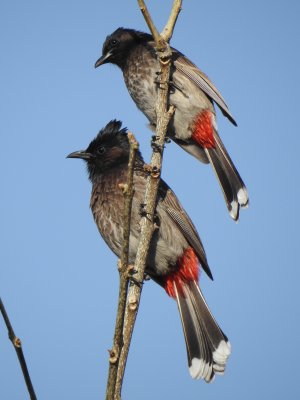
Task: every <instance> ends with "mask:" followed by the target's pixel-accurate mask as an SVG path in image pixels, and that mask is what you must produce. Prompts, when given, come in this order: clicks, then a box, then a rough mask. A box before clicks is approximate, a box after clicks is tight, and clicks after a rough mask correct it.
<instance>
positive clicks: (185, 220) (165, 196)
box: [159, 180, 213, 279]
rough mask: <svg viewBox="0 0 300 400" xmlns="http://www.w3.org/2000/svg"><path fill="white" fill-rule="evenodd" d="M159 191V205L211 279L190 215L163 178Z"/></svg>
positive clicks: (203, 251)
mask: <svg viewBox="0 0 300 400" xmlns="http://www.w3.org/2000/svg"><path fill="white" fill-rule="evenodd" d="M159 192H160V193H159V195H160V198H161V202H160V207H162V208H163V209H164V210H165V212H166V213H167V214H168V215H169V217H170V218H171V219H172V221H173V222H174V223H175V225H176V226H177V227H178V229H179V230H180V232H181V233H182V234H183V236H184V237H185V239H186V241H187V242H188V243H189V244H190V245H191V247H192V248H193V249H194V251H195V252H196V254H197V257H198V259H199V261H200V263H201V265H202V267H203V269H204V271H205V272H206V273H207V275H208V276H209V277H210V278H211V279H213V277H212V273H211V271H210V268H209V266H208V263H207V259H206V254H205V250H204V247H203V244H202V242H201V239H200V237H199V235H198V232H197V230H196V228H195V226H194V224H193V222H192V221H191V219H190V217H189V216H188V215H187V213H186V212H185V211H184V209H183V207H182V205H181V204H180V202H179V200H178V199H177V197H176V195H175V193H174V192H173V191H172V190H171V189H170V188H169V187H168V185H167V184H166V183H165V182H164V181H163V180H161V183H160V188H159Z"/></svg>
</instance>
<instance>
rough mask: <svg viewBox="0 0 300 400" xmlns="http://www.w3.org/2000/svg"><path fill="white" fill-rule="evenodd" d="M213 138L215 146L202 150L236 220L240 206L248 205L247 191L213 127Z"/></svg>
mask: <svg viewBox="0 0 300 400" xmlns="http://www.w3.org/2000/svg"><path fill="white" fill-rule="evenodd" d="M214 140H215V146H214V147H210V148H205V149H204V150H205V153H206V155H207V158H208V160H209V162H210V163H211V165H212V167H213V169H214V172H215V174H216V176H217V178H218V180H219V183H220V186H221V188H222V190H223V194H224V197H225V200H226V204H227V208H228V211H229V214H230V215H231V217H232V218H233V219H234V220H235V221H237V220H238V218H239V209H240V207H246V206H247V205H248V202H249V198H248V192H247V189H246V186H245V184H244V182H243V180H242V178H241V177H240V174H239V173H238V171H237V169H236V168H235V166H234V164H233V162H232V160H231V158H230V156H229V154H228V153H227V151H226V149H225V147H224V145H223V143H222V141H221V139H220V136H219V135H218V133H217V131H216V130H215V129H214Z"/></svg>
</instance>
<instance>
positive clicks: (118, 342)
mask: <svg viewBox="0 0 300 400" xmlns="http://www.w3.org/2000/svg"><path fill="white" fill-rule="evenodd" d="M127 136H128V140H129V144H130V152H129V161H128V175H127V182H126V183H125V184H122V185H120V189H121V190H122V191H123V195H124V214H123V241H122V254H121V259H120V260H119V274H120V284H119V300H118V310H117V317H116V326H115V334H114V342H113V348H112V349H111V350H110V351H109V371H108V380H107V387H106V399H107V400H110V399H113V397H114V392H115V385H116V379H117V371H118V366H119V359H120V358H119V356H120V352H121V349H122V345H123V325H124V315H125V307H126V297H127V289H128V272H129V271H128V252H129V235H130V220H131V208H132V199H133V195H134V187H133V173H134V163H135V157H136V152H137V150H138V148H139V145H138V142H137V141H136V139H135V137H134V135H133V134H132V133H131V132H128V134H127Z"/></svg>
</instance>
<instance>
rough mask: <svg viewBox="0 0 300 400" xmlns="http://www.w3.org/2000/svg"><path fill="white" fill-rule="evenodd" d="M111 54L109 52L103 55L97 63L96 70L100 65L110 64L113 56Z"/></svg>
mask: <svg viewBox="0 0 300 400" xmlns="http://www.w3.org/2000/svg"><path fill="white" fill-rule="evenodd" d="M111 54H112V53H111V52H110V51H109V52H108V53H106V54H103V55H102V56H101V57H100V58H99V59H98V60H97V61H96V63H95V68H98V67H100V65H102V64H105V63H106V62H108V60H109V57H110V56H111Z"/></svg>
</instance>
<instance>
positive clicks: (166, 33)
mask: <svg viewBox="0 0 300 400" xmlns="http://www.w3.org/2000/svg"><path fill="white" fill-rule="evenodd" d="M181 5H182V0H174V2H173V6H172V10H171V14H170V17H169V20H168V22H167V23H166V26H165V27H164V29H163V31H162V33H161V36H162V37H163V38H164V40H165V41H166V42H168V43H169V41H170V39H171V37H172V35H173V31H174V26H175V24H176V21H177V18H178V15H179V13H180V11H181Z"/></svg>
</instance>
